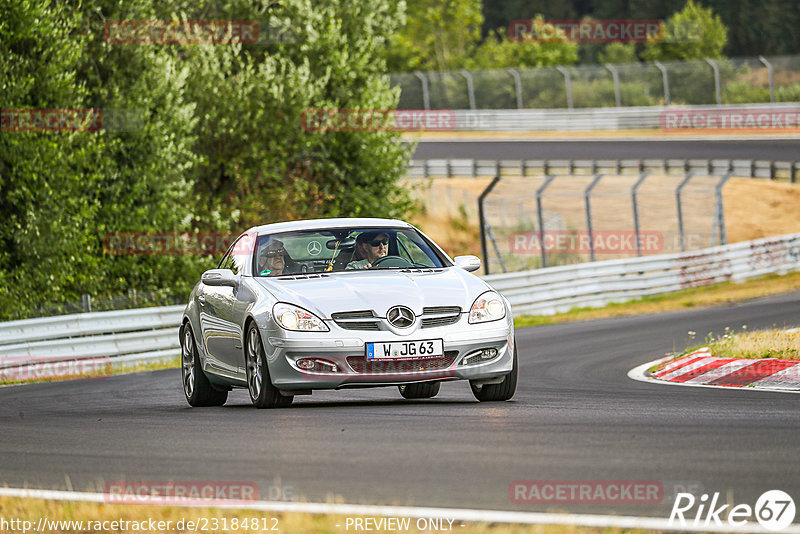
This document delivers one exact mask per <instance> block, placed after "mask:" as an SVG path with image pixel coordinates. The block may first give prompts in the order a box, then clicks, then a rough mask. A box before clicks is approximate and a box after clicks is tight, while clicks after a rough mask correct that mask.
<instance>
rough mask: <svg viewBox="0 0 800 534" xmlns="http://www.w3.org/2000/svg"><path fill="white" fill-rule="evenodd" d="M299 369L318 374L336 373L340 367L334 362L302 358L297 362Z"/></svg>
mask: <svg viewBox="0 0 800 534" xmlns="http://www.w3.org/2000/svg"><path fill="white" fill-rule="evenodd" d="M295 363H296V364H297V367H299V368H300V369H302V370H303V371H315V372H318V373H335V372H337V371H338V369H339V368H338V367H336V364H335V363H333V362H329V361H328V360H323V359H321V358H300V359H299V360H297V361H296V362H295Z"/></svg>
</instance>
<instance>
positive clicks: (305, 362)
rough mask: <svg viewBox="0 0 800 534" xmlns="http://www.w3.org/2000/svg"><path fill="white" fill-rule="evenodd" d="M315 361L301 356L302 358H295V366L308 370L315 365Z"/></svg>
mask: <svg viewBox="0 0 800 534" xmlns="http://www.w3.org/2000/svg"><path fill="white" fill-rule="evenodd" d="M316 365H317V363H316V362H315V361H314V360H312V359H311V358H303V359H302V360H297V367H299V368H300V369H304V370H306V371H310V370H311V369H313V368H314V367H316Z"/></svg>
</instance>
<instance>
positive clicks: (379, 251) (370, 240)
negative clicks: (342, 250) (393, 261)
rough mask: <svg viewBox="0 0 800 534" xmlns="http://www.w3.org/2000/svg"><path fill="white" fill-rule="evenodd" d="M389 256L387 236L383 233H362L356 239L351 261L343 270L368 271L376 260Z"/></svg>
mask: <svg viewBox="0 0 800 534" xmlns="http://www.w3.org/2000/svg"><path fill="white" fill-rule="evenodd" d="M387 254H389V236H388V235H387V234H386V233H384V232H364V233H362V234H360V235H359V236H358V237H357V238H356V249H355V253H354V254H353V260H354V261H351V262H350V263H348V264H347V266H346V267H345V269H347V270H352V269H369V268H370V267H372V264H373V263H374V262H375V260H377V259H378V258H382V257H384V256H386V255H387Z"/></svg>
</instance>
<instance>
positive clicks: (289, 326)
mask: <svg viewBox="0 0 800 534" xmlns="http://www.w3.org/2000/svg"><path fill="white" fill-rule="evenodd" d="M272 316H273V317H274V318H275V322H276V323H278V324H279V325H281V326H282V327H283V328H285V329H286V330H295V331H299V332H327V331H328V330H330V329H329V328H328V325H326V324H325V323H324V322H323V320H322V319H320V318H319V317H317V316H316V315H314V314H313V313H311V312H310V311H308V310H305V309H303V308H301V307H299V306H293V305H292V304H286V303H284V302H279V303H277V304H276V305H275V306H273V307H272Z"/></svg>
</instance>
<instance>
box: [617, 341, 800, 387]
mask: <svg viewBox="0 0 800 534" xmlns="http://www.w3.org/2000/svg"><path fill="white" fill-rule="evenodd" d="M654 366H658V368H657V369H656V370H655V371H654V372H653V373H649V372H648V370H649V369H651V368H652V367H654ZM628 377H629V378H632V379H634V380H640V381H643V382H658V383H662V384H671V385H681V386H702V387H721V388H729V389H730V388H739V389H756V390H770V391H780V392H786V393H800V360H779V359H776V358H764V359H759V360H748V359H742V358H717V357H714V356H712V355H711V350H710V349H709V348H708V347H703V348H701V349H698V350H696V351H694V352H691V353H689V354H685V355H683V356H681V357H679V358H677V359H672V358H662V359H660V360H655V361H652V362H648V363H645V364H642V365H640V366H638V367H636V368H634V369H631V370H630V371H629V372H628Z"/></svg>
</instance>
